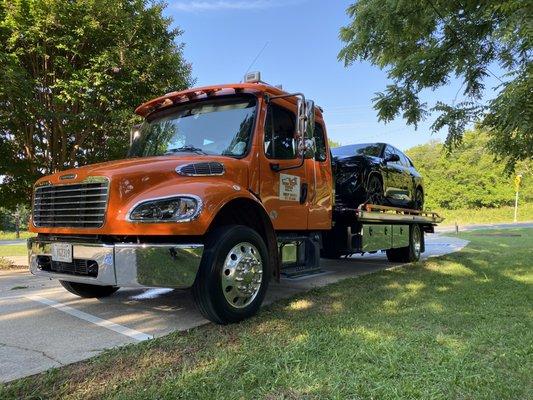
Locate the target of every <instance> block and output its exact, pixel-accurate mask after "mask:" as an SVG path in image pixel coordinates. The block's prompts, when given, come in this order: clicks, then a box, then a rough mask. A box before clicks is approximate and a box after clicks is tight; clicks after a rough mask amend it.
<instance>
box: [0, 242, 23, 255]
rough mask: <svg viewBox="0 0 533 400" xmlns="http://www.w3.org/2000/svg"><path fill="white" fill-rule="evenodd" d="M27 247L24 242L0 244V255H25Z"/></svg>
mask: <svg viewBox="0 0 533 400" xmlns="http://www.w3.org/2000/svg"><path fill="white" fill-rule="evenodd" d="M27 255H28V248H27V247H26V243H23V244H9V245H5V246H0V257H6V256H27Z"/></svg>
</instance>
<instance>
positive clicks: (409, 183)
mask: <svg viewBox="0 0 533 400" xmlns="http://www.w3.org/2000/svg"><path fill="white" fill-rule="evenodd" d="M396 152H397V153H398V155H399V156H400V162H401V164H402V166H403V168H404V173H403V181H404V187H405V202H406V203H408V204H411V203H412V201H413V199H414V196H415V186H414V179H413V175H412V173H411V168H412V167H411V162H410V161H409V159H408V158H407V156H406V155H405V154H403V153H402V152H401V151H400V150H398V149H396Z"/></svg>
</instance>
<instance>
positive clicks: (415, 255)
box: [387, 224, 424, 263]
mask: <svg viewBox="0 0 533 400" xmlns="http://www.w3.org/2000/svg"><path fill="white" fill-rule="evenodd" d="M423 240H424V237H423V233H422V230H421V229H420V226H419V225H416V224H415V225H411V227H410V228H409V246H406V247H400V248H397V249H388V250H387V259H388V260H389V261H390V262H403V263H408V262H414V261H418V260H420V254H421V253H422V241H423Z"/></svg>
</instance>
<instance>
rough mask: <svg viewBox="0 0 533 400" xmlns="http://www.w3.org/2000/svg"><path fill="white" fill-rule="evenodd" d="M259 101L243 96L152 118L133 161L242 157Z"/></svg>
mask: <svg viewBox="0 0 533 400" xmlns="http://www.w3.org/2000/svg"><path fill="white" fill-rule="evenodd" d="M255 110H256V99H255V97H252V96H246V97H245V96H239V97H231V98H228V97H226V98H221V99H214V100H203V101H200V102H197V103H189V104H184V105H182V106H177V107H173V108H172V109H170V110H165V111H161V112H159V113H157V114H155V115H154V116H153V117H152V118H150V117H149V118H148V119H147V120H146V121H145V122H144V123H143V124H142V125H141V128H140V131H139V135H138V136H137V137H136V138H135V140H134V141H133V143H132V146H131V148H130V152H129V155H130V156H131V157H149V156H164V155H170V154H177V153H182V152H185V153H196V154H212V155H224V156H230V157H242V156H244V155H245V154H246V152H247V151H248V146H249V143H250V137H251V136H252V129H253V124H254V119H255Z"/></svg>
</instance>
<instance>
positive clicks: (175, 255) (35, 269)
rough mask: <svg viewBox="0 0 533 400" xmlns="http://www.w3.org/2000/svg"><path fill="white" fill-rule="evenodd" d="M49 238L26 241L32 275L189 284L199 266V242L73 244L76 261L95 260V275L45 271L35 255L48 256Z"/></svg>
mask: <svg viewBox="0 0 533 400" xmlns="http://www.w3.org/2000/svg"><path fill="white" fill-rule="evenodd" d="M51 244H52V242H50V241H43V240H40V239H39V238H31V239H29V240H28V251H29V265H30V271H31V273H32V274H34V275H37V276H44V277H48V278H54V279H61V280H65V281H70V282H80V283H88V284H91V285H104V286H108V285H110V286H120V287H173V288H188V287H191V286H192V284H193V283H194V280H195V278H196V273H197V272H198V268H199V267H200V261H201V259H202V253H203V250H204V246H203V245H202V244H126V243H124V244H97V243H72V257H73V261H75V260H94V261H96V262H97V263H98V274H97V276H96V277H90V276H86V275H75V274H70V273H69V274H67V273H58V272H52V271H45V270H43V269H42V268H41V267H40V266H39V262H38V256H49V257H51Z"/></svg>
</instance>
